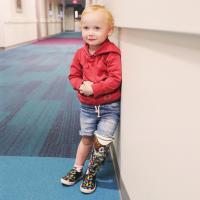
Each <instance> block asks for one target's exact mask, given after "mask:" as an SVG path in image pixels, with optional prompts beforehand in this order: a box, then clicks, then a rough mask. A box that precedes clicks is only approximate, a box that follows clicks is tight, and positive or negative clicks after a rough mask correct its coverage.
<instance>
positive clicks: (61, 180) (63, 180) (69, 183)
mask: <svg viewBox="0 0 200 200" xmlns="http://www.w3.org/2000/svg"><path fill="white" fill-rule="evenodd" d="M82 178H83V176H81V177H79V178H78V179H77V180H76V181H75V182H69V181H66V180H65V179H63V178H61V179H60V182H61V183H62V184H63V185H67V186H71V185H74V184H76V183H77V182H78V181H80V180H81V179H82Z"/></svg>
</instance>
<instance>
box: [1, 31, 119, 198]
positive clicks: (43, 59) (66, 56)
mask: <svg viewBox="0 0 200 200" xmlns="http://www.w3.org/2000/svg"><path fill="white" fill-rule="evenodd" d="M81 46H82V40H81V39H80V33H74V35H73V33H62V34H60V35H56V36H54V37H51V38H48V39H45V40H41V41H38V42H36V43H33V44H30V45H26V46H22V47H18V48H15V49H10V50H7V51H3V52H0V200H11V199H15V200H45V199H48V200H51V199H52V200H53V199H54V200H59V199H70V200H75V199H76V200H79V199H81V200H84V199H111V200H112V199H114V200H118V199H119V191H118V187H117V183H116V179H115V175H114V170H113V165H112V162H111V159H108V161H107V162H106V163H105V165H104V167H103V170H102V171H101V172H100V174H99V176H98V186H99V187H98V190H97V191H96V192H95V193H94V194H92V195H84V194H81V193H80V191H79V184H77V185H76V186H73V187H63V186H62V185H61V184H60V183H59V180H60V177H61V176H63V175H65V173H66V171H67V170H68V169H69V168H70V167H71V166H72V165H73V162H74V158H75V154H76V149H77V146H78V143H79V140H80V136H79V135H78V130H79V102H78V100H77V99H76V94H75V92H74V91H73V89H72V88H71V86H70V84H69V81H68V79H67V74H68V72H69V65H70V62H71V60H72V58H73V55H74V52H75V51H76V50H77V48H79V47H81Z"/></svg>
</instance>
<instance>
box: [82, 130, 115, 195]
mask: <svg viewBox="0 0 200 200" xmlns="http://www.w3.org/2000/svg"><path fill="white" fill-rule="evenodd" d="M95 136H96V138H95V141H94V147H93V150H92V154H91V158H90V162H89V165H88V169H87V171H86V174H85V176H84V179H83V183H82V184H81V186H80V190H81V192H83V193H91V192H93V191H95V189H96V173H97V171H98V170H99V168H100V167H101V165H102V163H103V162H104V161H105V159H106V156H107V153H108V151H109V146H110V144H111V143H112V141H113V139H112V138H107V137H103V136H100V135H98V134H97V133H95Z"/></svg>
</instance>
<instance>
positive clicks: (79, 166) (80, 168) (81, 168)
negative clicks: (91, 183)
mask: <svg viewBox="0 0 200 200" xmlns="http://www.w3.org/2000/svg"><path fill="white" fill-rule="evenodd" d="M74 168H76V170H77V171H78V172H81V171H82V170H83V165H74Z"/></svg>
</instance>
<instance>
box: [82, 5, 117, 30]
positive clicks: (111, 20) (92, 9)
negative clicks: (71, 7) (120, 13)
mask: <svg viewBox="0 0 200 200" xmlns="http://www.w3.org/2000/svg"><path fill="white" fill-rule="evenodd" d="M95 11H100V12H102V13H103V14H105V15H106V17H107V22H108V26H109V27H110V28H112V27H113V26H114V18H113V16H112V14H111V12H110V11H109V10H108V9H107V8H106V7H105V6H102V5H98V4H92V5H89V6H87V7H86V8H85V9H84V10H83V12H82V15H81V19H82V17H83V16H84V15H86V14H88V13H91V12H95Z"/></svg>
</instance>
